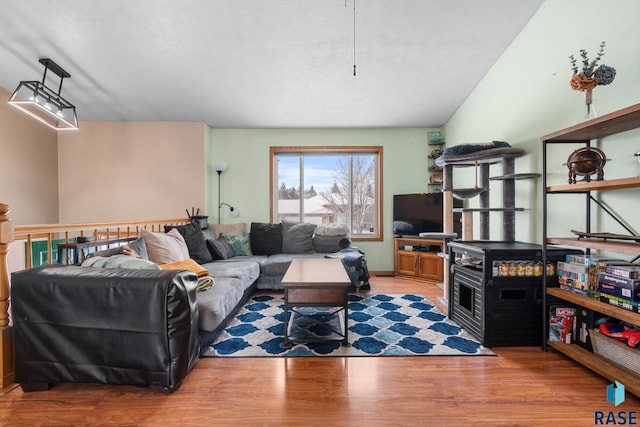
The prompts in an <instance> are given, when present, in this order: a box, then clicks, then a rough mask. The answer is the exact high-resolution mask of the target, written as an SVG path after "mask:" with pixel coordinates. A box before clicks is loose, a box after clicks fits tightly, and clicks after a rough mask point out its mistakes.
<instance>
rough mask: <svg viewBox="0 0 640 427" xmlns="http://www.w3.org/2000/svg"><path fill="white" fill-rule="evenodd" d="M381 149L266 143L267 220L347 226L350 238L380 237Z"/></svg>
mask: <svg viewBox="0 0 640 427" xmlns="http://www.w3.org/2000/svg"><path fill="white" fill-rule="evenodd" d="M381 150H382V149H381V147H363V148H360V147H348V148H347V147H345V148H342V147H338V148H336V149H332V148H315V147H311V148H306V147H305V148H301V147H296V148H292V149H289V148H288V147H272V149H271V155H272V176H273V178H272V194H273V195H274V197H273V198H272V200H273V201H274V202H275V203H272V215H273V217H272V218H273V220H274V221H275V222H281V221H284V220H288V221H304V222H312V223H316V224H331V223H341V224H347V225H348V227H349V229H350V232H351V235H352V237H353V238H355V239H358V238H361V239H381V237H382V230H381V224H380V211H381V208H380V194H381V189H380V188H379V176H378V175H379V173H380V162H381V155H382V152H381Z"/></svg>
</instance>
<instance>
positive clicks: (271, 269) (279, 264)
mask: <svg viewBox="0 0 640 427" xmlns="http://www.w3.org/2000/svg"><path fill="white" fill-rule="evenodd" d="M324 255H325V254H279V255H271V256H270V257H269V258H267V259H266V260H264V261H263V262H262V264H261V266H260V276H283V275H284V273H286V272H287V269H288V268H289V264H291V261H292V260H293V259H294V258H323V257H324Z"/></svg>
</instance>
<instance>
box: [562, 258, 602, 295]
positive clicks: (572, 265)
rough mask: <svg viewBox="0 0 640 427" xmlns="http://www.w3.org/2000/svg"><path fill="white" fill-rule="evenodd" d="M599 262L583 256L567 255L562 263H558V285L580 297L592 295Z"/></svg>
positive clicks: (594, 289) (595, 285) (595, 284)
mask: <svg viewBox="0 0 640 427" xmlns="http://www.w3.org/2000/svg"><path fill="white" fill-rule="evenodd" d="M598 268H599V262H598V261H597V260H596V259H594V258H591V257H589V256H585V255H567V256H566V259H565V261H564V262H562V261H558V283H559V284H560V287H561V288H562V289H567V290H569V291H572V292H576V293H579V294H581V295H592V294H593V292H594V291H596V289H597V282H596V280H597V272H598Z"/></svg>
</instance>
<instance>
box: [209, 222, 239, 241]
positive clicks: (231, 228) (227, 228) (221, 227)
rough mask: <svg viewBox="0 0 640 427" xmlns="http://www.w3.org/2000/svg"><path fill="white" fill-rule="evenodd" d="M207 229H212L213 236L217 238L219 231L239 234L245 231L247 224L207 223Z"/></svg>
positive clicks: (232, 234)
mask: <svg viewBox="0 0 640 427" xmlns="http://www.w3.org/2000/svg"><path fill="white" fill-rule="evenodd" d="M207 228H208V229H210V230H211V231H213V238H214V239H219V238H220V233H224V234H226V235H227V236H241V235H243V234H245V233H246V232H247V224H245V223H244V222H239V223H237V224H209V225H208V226H207Z"/></svg>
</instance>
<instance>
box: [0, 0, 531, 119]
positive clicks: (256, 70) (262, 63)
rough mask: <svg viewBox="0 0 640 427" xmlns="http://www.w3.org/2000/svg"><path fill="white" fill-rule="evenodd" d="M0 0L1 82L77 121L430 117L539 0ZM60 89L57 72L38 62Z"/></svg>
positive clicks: (476, 74) (466, 89) (457, 95)
mask: <svg viewBox="0 0 640 427" xmlns="http://www.w3.org/2000/svg"><path fill="white" fill-rule="evenodd" d="M355 2H356V3H355V6H356V8H355V63H356V65H357V75H356V76H354V75H353V65H354V0H224V1H223V0H109V1H106V0H102V1H98V0H19V1H18V0H0V64H1V65H0V86H1V87H3V88H5V89H6V90H7V91H9V92H12V91H13V90H14V89H15V87H16V86H17V85H18V82H19V81H20V80H41V79H42V73H43V71H44V67H43V66H42V65H41V64H40V63H39V62H38V58H51V59H53V60H54V61H55V62H56V63H58V64H59V65H60V66H61V67H63V68H64V69H65V70H66V71H67V72H69V73H70V74H71V78H69V79H65V80H64V82H63V86H62V96H64V97H65V98H66V99H67V100H68V101H70V102H71V103H73V104H75V105H76V107H77V111H78V118H79V120H80V121H88V120H91V121H103V120H107V121H114V120H133V121H147V120H150V121H156V120H160V121H203V122H206V123H208V124H210V125H211V126H214V127H218V128H296V127H311V128H314V127H353V128H355V127H438V126H441V125H443V124H445V123H446V122H447V120H448V119H449V118H450V117H451V115H452V114H453V113H454V112H455V111H456V109H457V108H458V107H459V106H460V104H461V103H462V102H463V101H464V99H465V98H466V97H467V95H468V94H469V93H470V92H471V91H472V90H473V88H474V87H475V86H476V85H477V84H478V82H479V81H480V80H481V79H482V77H483V76H484V75H485V74H486V72H487V71H488V70H489V68H490V67H491V66H492V64H493V63H494V62H495V61H496V60H497V59H498V57H499V56H500V55H501V54H502V52H503V51H504V50H505V49H506V48H507V47H508V46H509V44H510V43H511V41H512V40H513V39H514V38H515V37H516V36H517V35H518V33H519V32H520V31H521V30H522V28H523V27H524V26H525V25H526V24H527V22H528V21H529V19H530V18H531V16H533V15H534V14H535V12H536V11H537V10H538V8H539V7H540V5H541V4H542V2H543V0H359V1H358V0H355ZM46 84H47V86H49V87H51V88H52V89H55V90H56V91H57V88H58V84H59V80H58V78H57V76H55V75H54V74H52V73H49V74H48V75H47V81H46Z"/></svg>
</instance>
